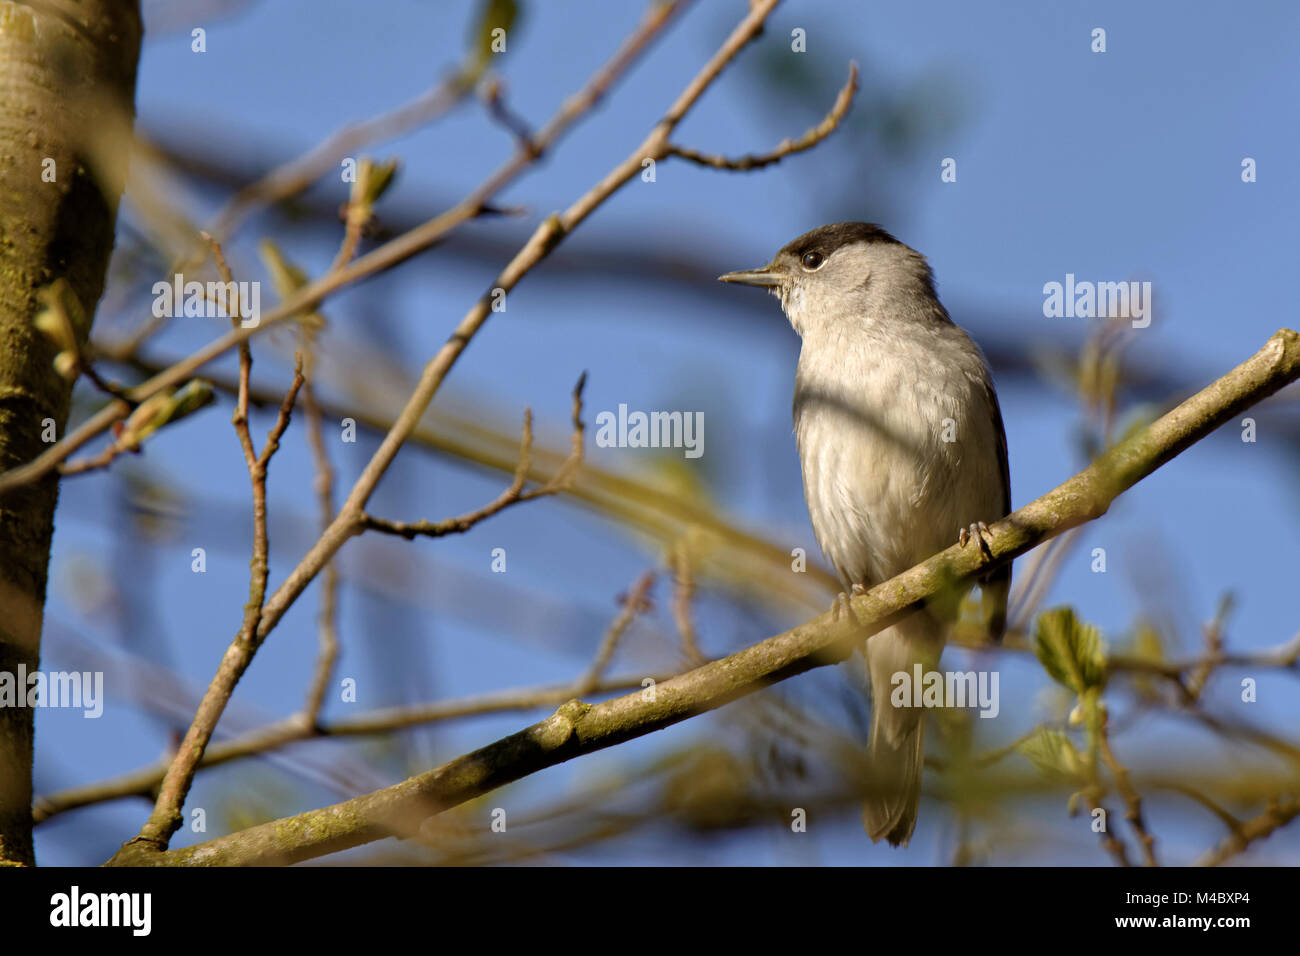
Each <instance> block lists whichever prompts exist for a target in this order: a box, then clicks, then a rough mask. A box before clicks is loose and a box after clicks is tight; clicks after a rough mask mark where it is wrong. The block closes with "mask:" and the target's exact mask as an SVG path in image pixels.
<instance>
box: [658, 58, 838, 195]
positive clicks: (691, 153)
mask: <svg viewBox="0 0 1300 956" xmlns="http://www.w3.org/2000/svg"><path fill="white" fill-rule="evenodd" d="M857 89H858V65H857V64H856V63H850V64H849V78H848V80H847V82H845V84H844V86H843V87H842V88H841V89H840V93H839V96H837V97H836V98H835V103H834V104H833V105H832V106H831V109H830V112H829V113H827V114H826V116H825V118H823V119H822V121H821V122H820V123H818V124H817V125H816V126H814V127H812V128H811V129H809V130H808V131H807V132H806V133H804V134H803V135H802V136H800V137H799V138H798V139H783V140H781V142H780V143H778V144H777V146H776V148H775V149H773V150H770V151H769V152H766V153H757V154H753V155H749V156H741V157H740V158H738V159H731V158H729V157H726V156H718V155H714V154H710V153H701V152H699V151H697V150H694V149H688V148H687V147H685V146H678V145H677V144H676V143H671V144H669V146H668V149H667V152H668V155H670V156H680V157H681V158H682V159H686V160H689V161H690V162H692V163H698V164H700V165H701V166H709V167H712V168H713V169H730V170H734V171H737V172H747V171H748V170H751V169H762V168H763V167H764V166H771V165H772V164H773V163H779V162H780V161H781V160H783V159H785V157H787V156H791V155H794V154H795V153H802V152H803V151H804V150H807V149H812V148H813V147H814V146H816V145H817V144H818V143H820V142H821V141H822V140H824V139H825V138H826V137H827V136H829V135H831V133H833V132H835V130H836V129H837V128H838V127H839V125H840V121H841V120H842V119H844V116H845V114H846V113H848V111H849V107H850V106H851V105H852V104H853V94H854V93H855V92H857Z"/></svg>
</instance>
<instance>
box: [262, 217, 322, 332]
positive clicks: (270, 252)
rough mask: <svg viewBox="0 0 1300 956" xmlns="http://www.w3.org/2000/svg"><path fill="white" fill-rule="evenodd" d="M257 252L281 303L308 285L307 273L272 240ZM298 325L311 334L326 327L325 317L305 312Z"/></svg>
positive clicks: (264, 242) (267, 240) (265, 241)
mask: <svg viewBox="0 0 1300 956" xmlns="http://www.w3.org/2000/svg"><path fill="white" fill-rule="evenodd" d="M257 251H258V253H259V254H260V255H261V257H262V265H264V266H266V271H267V272H269V273H270V274H271V285H273V286H275V294H276V295H278V296H279V297H280V300H281V301H283V300H285V299H287V298H289V297H290V296H291V295H293V294H294V293H295V292H297V291H298V290H299V289H301V288H302V287H303V286H305V285H306V284H307V279H308V276H307V273H306V272H304V271H303V270H302V269H300V268H299V267H298V266H297V265H295V264H294V263H293V262H292V261H290V259H289V258H288V257H287V256H286V255H285V254H284V253H283V252H281V251H280V247H279V246H277V245H276V244H275V243H274V242H272V241H271V240H270V239H263V240H262V241H261V242H260V243H258V247H257ZM298 324H299V325H300V326H302V328H303V329H305V330H307V332H308V334H310V333H312V332H315V331H317V330H319V329H321V328H323V327H324V325H325V317H324V316H323V315H321V314H320V313H319V312H305V313H303V314H302V315H300V316H299V317H298Z"/></svg>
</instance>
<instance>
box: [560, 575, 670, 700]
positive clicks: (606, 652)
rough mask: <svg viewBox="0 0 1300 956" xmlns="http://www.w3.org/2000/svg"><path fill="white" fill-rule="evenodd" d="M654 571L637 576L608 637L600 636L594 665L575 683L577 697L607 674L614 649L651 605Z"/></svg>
mask: <svg viewBox="0 0 1300 956" xmlns="http://www.w3.org/2000/svg"><path fill="white" fill-rule="evenodd" d="M654 583H655V574H654V572H653V571H647V572H646V573H645V574H643V575H641V576H640V577H639V578H637V580H636V583H635V584H633V585H632V590H630V591H629V592H628V593H627V595H626V596H625V597H624V599H623V607H622V609H621V610H620V611H619V613H618V617H616V618H614V621H613V623H612V624H610V626H609V629H608V630H606V631H605V636H604V637H603V638H601V641H600V647H599V648H597V650H596V657H595V659H594V660H592V662H591V667H589V668H588V669H587V673H586V674H585V675H584V676H583V677H582V679H581V680H579V681H578V682H577V684H575V685H574V693H573V696H574V697H585V696H586V695H587V694H590V693H591V692H592V690H594V689H595V688H596V687H598V686H600V679H601V677H603V676H604V674H605V670H606V668H608V667H609V662H610V661H611V660H613V658H614V651H615V649H616V648H617V647H618V642H619V640H620V639H621V638H622V637H623V635H624V633H626V632H627V629H628V628H629V627H630V626H631V625H632V622H633V621H634V620H636V617H637V615H638V614H641V613H642V612H644V611H646V610H648V609H649V607H650V600H649V596H650V588H651V587H653V586H654Z"/></svg>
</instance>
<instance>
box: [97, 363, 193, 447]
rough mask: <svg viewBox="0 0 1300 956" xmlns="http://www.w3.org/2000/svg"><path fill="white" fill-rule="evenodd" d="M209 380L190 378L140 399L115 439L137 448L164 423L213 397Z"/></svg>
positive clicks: (177, 419)
mask: <svg viewBox="0 0 1300 956" xmlns="http://www.w3.org/2000/svg"><path fill="white" fill-rule="evenodd" d="M214 398H215V396H214V395H213V393H212V384H211V383H210V382H205V381H204V380H203V379H201V378H195V379H191V380H190V381H189V382H188V383H186V385H185V386H184V387H183V388H179V389H176V390H175V391H172V392H159V393H158V394H157V395H154V396H152V397H151V398H148V399H146V400H145V401H143V402H141V403H140V405H139V407H138V408H136V410H135V411H134V412H132V413H131V417H130V418H128V419H127V420H126V425H125V427H124V428H123V430H122V434H121V436H120V438H119V439H118V441H119V443H120V444H122V445H124V446H126V447H127V448H138V447H139V446H140V442H142V441H144V439H146V438H148V437H149V436H150V435H152V434H153V433H154V432H156V431H157V430H158V429H160V428H162V427H163V426H164V425H169V424H171V423H173V422H177V421H180V420H181V419H182V418H184V417H185V416H186V415H192V414H193V413H194V412H197V411H198V410H199V409H200V408H202V407H203V406H205V405H207V404H209V403H210V402H212V401H213V399H214Z"/></svg>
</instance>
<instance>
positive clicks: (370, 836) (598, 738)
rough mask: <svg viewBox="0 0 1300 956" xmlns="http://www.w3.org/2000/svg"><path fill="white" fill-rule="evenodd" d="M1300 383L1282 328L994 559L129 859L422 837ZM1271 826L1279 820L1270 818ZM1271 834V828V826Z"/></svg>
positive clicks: (863, 634)
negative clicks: (368, 785)
mask: <svg viewBox="0 0 1300 956" xmlns="http://www.w3.org/2000/svg"><path fill="white" fill-rule="evenodd" d="M1297 379H1300V334H1297V333H1296V332H1293V331H1291V330H1289V329H1282V330H1280V331H1278V332H1276V333H1274V335H1273V336H1272V337H1271V338H1270V339H1269V340H1268V342H1267V343H1266V344H1265V345H1264V347H1263V348H1262V349H1260V351H1259V352H1257V353H1256V354H1255V355H1254V356H1252V357H1251V358H1249V359H1248V360H1247V361H1246V362H1244V363H1242V364H1241V365H1239V366H1238V367H1237V368H1235V369H1233V370H1232V371H1231V372H1229V373H1228V374H1227V375H1225V376H1223V377H1222V378H1220V379H1218V380H1217V381H1215V382H1213V383H1211V384H1210V385H1209V386H1207V387H1206V388H1205V389H1203V390H1202V391H1200V392H1198V393H1197V394H1195V395H1193V396H1192V397H1191V398H1189V399H1187V400H1186V401H1184V402H1183V403H1182V404H1180V405H1179V406H1178V407H1177V408H1174V409H1173V410H1172V411H1170V412H1169V413H1167V414H1166V415H1164V416H1162V417H1161V418H1159V419H1158V420H1157V421H1155V422H1153V423H1152V424H1151V425H1150V426H1148V427H1147V428H1145V429H1143V430H1142V431H1141V432H1139V433H1138V434H1136V435H1134V436H1133V437H1131V438H1129V439H1127V440H1126V441H1124V442H1122V443H1121V444H1119V445H1117V446H1116V447H1114V448H1113V449H1111V450H1110V451H1109V452H1107V453H1106V454H1105V455H1103V456H1102V457H1101V458H1099V459H1098V460H1097V461H1095V462H1094V463H1093V464H1092V465H1090V466H1089V467H1088V468H1086V469H1084V470H1083V471H1082V472H1080V473H1079V474H1077V475H1075V476H1074V477H1073V478H1070V479H1069V480H1068V481H1066V482H1065V483H1064V484H1062V485H1061V486H1060V487H1058V488H1056V489H1055V490H1053V491H1050V492H1048V493H1047V494H1046V495H1043V496H1042V497H1041V498H1039V499H1037V500H1036V501H1033V502H1030V503H1029V504H1028V505H1025V506H1024V507H1023V508H1021V509H1019V510H1018V511H1016V512H1014V513H1013V514H1011V515H1008V516H1007V517H1006V518H1004V519H1002V520H1001V521H998V522H997V523H995V524H994V525H993V526H992V527H991V528H990V533H989V536H988V544H989V550H990V552H991V554H992V557H991V558H986V557H985V556H984V555H983V554H982V553H981V550H980V549H979V548H962V547H960V546H959V545H953V546H952V547H950V548H948V549H947V550H946V551H943V552H940V553H939V554H937V555H935V556H933V557H931V558H930V559H928V560H927V561H924V562H922V563H921V564H919V565H917V566H916V567H914V568H911V569H910V570H908V571H904V572H903V573H902V574H900V575H897V576H896V577H894V578H892V579H890V580H888V581H885V582H884V583H882V584H879V585H877V586H876V587H874V588H872V589H871V590H870V591H867V592H866V593H865V594H861V595H856V596H854V597H853V599H852V609H853V612H854V613H853V615H851V616H852V617H856V618H857V621H856V623H855V622H853V621H851V620H850V617H851V616H850V615H840V616H838V617H837V616H836V615H835V614H834V613H833V612H830V611H828V612H827V613H825V614H822V615H820V616H818V617H816V618H814V619H812V620H811V621H808V622H806V623H805V624H803V625H800V626H799V627H796V628H794V629H793V630H790V631H787V632H785V633H784V634H778V635H777V636H775V637H771V638H768V639H767V640H765V641H762V642H760V643H758V644H755V645H753V646H752V647H749V648H746V649H745V650H743V651H740V652H738V653H736V654H732V655H730V656H729V657H725V658H722V659H719V660H716V661H712V662H710V663H707V664H705V665H703V666H702V667H698V668H696V669H695V670H692V671H689V672H687V673H685V674H682V675H680V676H678V677H675V678H673V679H671V680H668V681H665V682H663V683H662V684H657V685H655V686H654V687H651V688H647V689H646V690H643V691H640V692H636V693H633V694H630V695H627V696H624V697H618V698H614V699H613V700H608V701H604V702H602V703H600V704H597V705H595V706H591V705H589V704H585V703H583V702H582V701H579V700H571V701H569V702H568V703H566V704H564V705H563V706H561V707H560V708H559V710H557V711H556V712H555V713H554V714H553V715H552V716H550V717H548V718H547V719H546V720H543V721H541V722H539V723H536V724H533V725H532V726H531V727H527V728H525V729H524V730H521V731H519V732H518V733H516V734H513V735H512V736H509V737H506V738H503V739H501V740H498V741H496V742H495V743H492V744H489V745H487V746H486V747H483V748H481V749H479V750H476V751H474V752H473V753H469V754H466V755H464V756H461V757H458V758H456V759H455V760H452V761H451V762H449V763H446V764H444V765H442V766H441V767H438V768H436V769H434V770H431V771H429V772H427V773H424V774H421V775H419V776H417V777H412V778H410V779H408V780H405V781H403V782H401V783H399V784H396V785H394V786H392V787H388V788H385V789H383V790H379V791H376V792H374V793H369V794H366V795H364V796H361V797H356V798H354V799H352V800H347V801H345V802H343V803H339V804H335V805H334V806H330V807H324V808H322V809H319V810H312V811H309V812H307V813H303V814H300V815H298V816H296V817H290V818H286V819H284V820H277V821H274V822H272V823H267V824H263V825H261V826H257V827H252V828H250V829H247V830H242V831H240V832H238V833H233V834H230V835H228V836H224V837H219V838H217V839H215V840H210V841H208V842H206V843H201V844H199V845H197V846H193V847H187V848H185V849H182V850H171V851H167V852H163V853H149V852H146V851H143V850H141V849H139V848H138V847H134V846H128V847H127V848H124V850H123V851H122V852H120V853H119V854H118V855H117V856H115V857H114V858H113V859H112V860H111V861H110V863H113V864H123V865H164V866H166V865H180V866H186V865H207V866H220V865H242V864H273V863H294V862H299V861H302V860H308V859H313V858H315V857H319V856H322V855H324V854H327V853H333V852H336V851H339V850H343V849H347V848H349V847H353V846H359V845H361V844H363V843H367V842H370V841H373V840H378V839H382V838H384V837H387V836H391V835H393V834H408V833H413V832H416V831H417V828H418V827H419V825H420V823H421V822H422V821H423V820H424V819H426V818H428V817H429V816H432V815H434V814H437V813H440V812H442V811H444V810H446V809H448V808H450V807H454V806H457V805H459V804H461V803H464V802H465V801H467V800H471V799H473V798H475V797H477V796H480V795H481V794H484V793H487V792H489V791H491V790H494V789H496V788H498V787H501V786H504V785H506V784H508V783H512V782H514V781H516V780H519V779H522V778H523V777H526V776H528V775H530V774H532V773H536V772H537V771H539V770H543V769H545V768H547V767H551V766H555V765H557V764H560V763H563V762H565V761H567V760H571V759H573V758H574V757H578V756H582V755H584V754H588V753H593V752H595V751H598V750H603V749H605V748H607V747H612V746H615V745H616V744H620V743H623V742H624V741H627V740H631V739H634V738H636V737H640V736H644V735H645V734H648V733H652V732H654V731H657V730H661V729H663V728H665V727H669V726H672V725H673V724H675V723H679V722H680V721H683V720H687V719H689V718H691V717H694V716H697V715H698V714H701V713H704V712H706V711H709V710H713V709H716V708H718V707H721V706H723V705H724V704H726V703H729V702H731V701H733V700H736V699H737V698H740V697H743V696H745V695H747V694H751V693H754V692H755V691H757V690H761V689H763V688H764V687H767V686H769V685H771V684H773V683H775V682H777V681H781V680H785V679H786V678H789V677H792V676H794V675H796V674H800V673H803V672H805V671H808V670H811V669H812V668H815V667H820V666H824V665H826V664H830V663H834V662H837V661H840V660H843V659H844V658H845V657H847V656H848V655H849V654H851V653H852V651H853V649H854V648H855V647H859V646H860V645H861V642H862V640H863V639H864V638H867V637H869V636H871V635H873V634H875V633H876V632H878V631H880V630H881V629H883V628H885V627H888V626H890V625H892V624H894V623H896V622H897V621H899V620H901V619H902V618H904V617H906V616H907V615H908V614H909V613H911V612H912V611H913V610H915V609H916V608H917V607H919V606H921V604H922V603H923V602H924V601H926V600H927V599H929V598H931V597H933V596H935V595H936V594H938V593H939V592H941V591H943V590H945V589H947V588H949V587H951V586H952V585H953V584H954V583H956V582H963V581H968V580H972V579H974V578H975V577H977V576H979V575H981V574H983V573H987V571H988V570H989V569H990V568H991V567H994V566H997V565H1001V564H1005V563H1006V562H1008V561H1010V560H1012V559H1013V558H1015V557H1018V556H1019V555H1021V554H1024V553H1025V552H1027V551H1029V550H1030V549H1031V548H1034V547H1037V546H1038V545H1039V544H1041V543H1042V542H1044V541H1046V540H1048V539H1049V538H1052V537H1054V536H1056V535H1058V534H1060V533H1062V532H1063V531H1066V530H1068V529H1069V528H1073V527H1077V526H1078V525H1081V524H1083V523H1085V522H1087V521H1091V520H1093V519H1095V518H1098V517H1100V516H1102V515H1104V514H1105V513H1106V511H1107V510H1108V509H1109V507H1110V504H1111V502H1112V501H1113V500H1114V499H1115V498H1116V496H1118V495H1119V494H1121V493H1122V492H1124V491H1126V490H1127V489H1128V488H1131V487H1132V486H1133V485H1134V484H1136V483H1137V482H1139V481H1141V480H1142V479H1143V478H1145V477H1146V476H1147V475H1149V474H1151V473H1152V472H1153V471H1155V470H1156V469H1157V468H1159V467H1160V466H1161V465H1163V464H1164V463H1165V462H1167V461H1169V460H1170V459H1172V458H1174V457H1175V456H1176V455H1178V454H1180V453H1181V452H1183V451H1185V450H1186V449H1187V448H1189V447H1191V446H1192V445H1193V444H1194V443H1195V442H1197V441H1199V440H1200V439H1202V438H1204V437H1205V436H1206V435H1208V434H1209V433H1210V432H1212V431H1213V430H1214V429H1215V428H1217V427H1219V426H1220V425H1222V424H1223V423H1224V422H1227V421H1229V420H1230V419H1231V418H1233V417H1234V416H1235V415H1237V414H1239V413H1240V412H1242V411H1244V410H1245V409H1247V408H1249V407H1250V406H1251V405H1254V404H1255V403H1257V402H1259V401H1261V400H1263V399H1264V398H1266V397H1268V396H1269V395H1271V394H1273V393H1274V392H1276V391H1277V390H1278V389H1280V388H1282V387H1283V386H1285V385H1287V384H1289V383H1291V382H1293V381H1295V380H1297ZM1271 822H1272V821H1269V823H1271ZM1265 826H1267V824H1265Z"/></svg>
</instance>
